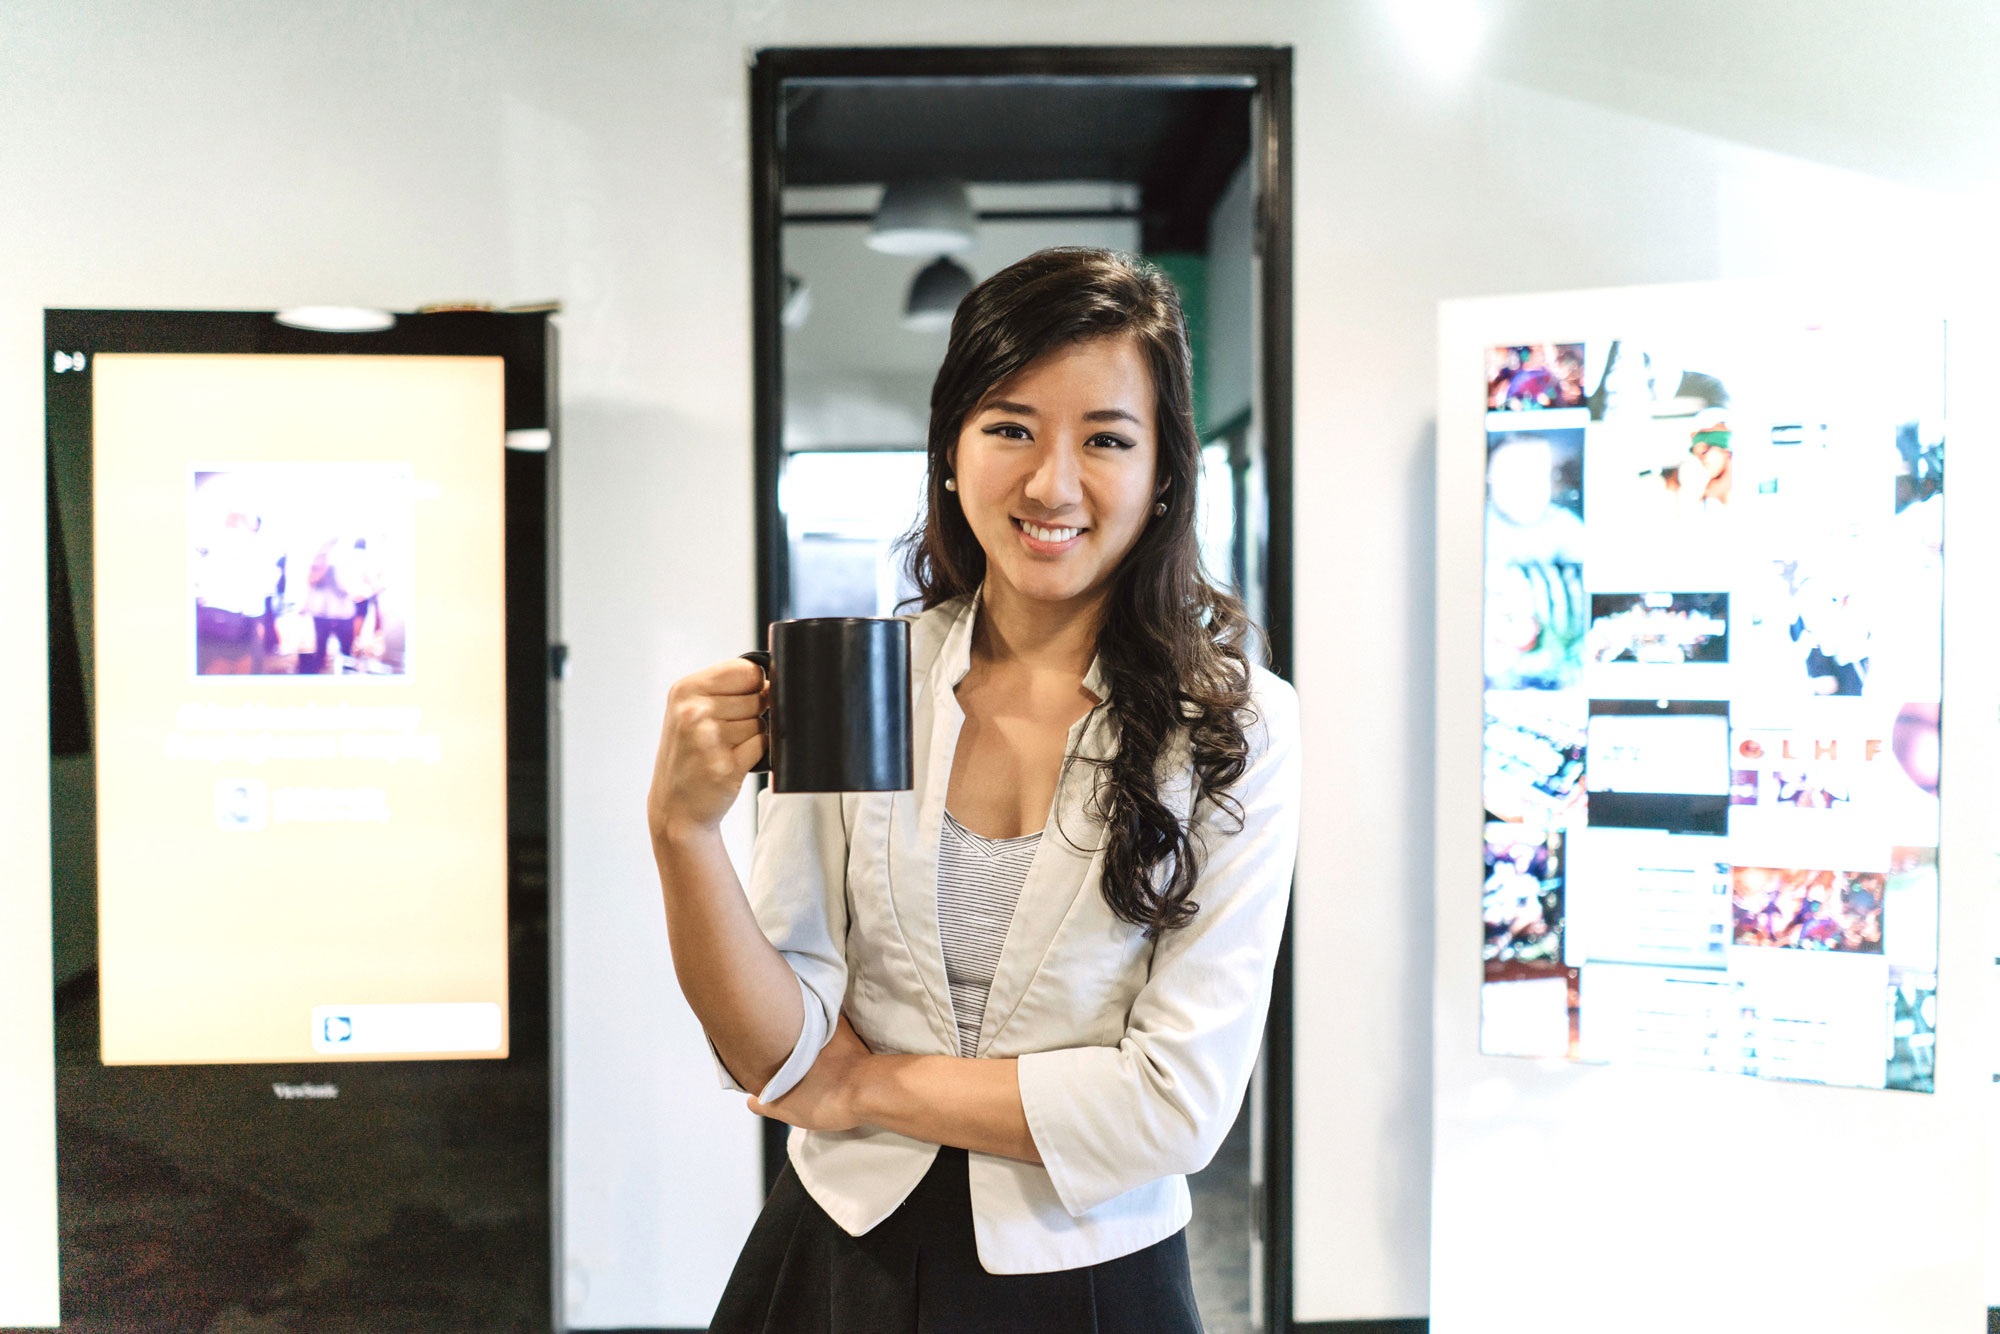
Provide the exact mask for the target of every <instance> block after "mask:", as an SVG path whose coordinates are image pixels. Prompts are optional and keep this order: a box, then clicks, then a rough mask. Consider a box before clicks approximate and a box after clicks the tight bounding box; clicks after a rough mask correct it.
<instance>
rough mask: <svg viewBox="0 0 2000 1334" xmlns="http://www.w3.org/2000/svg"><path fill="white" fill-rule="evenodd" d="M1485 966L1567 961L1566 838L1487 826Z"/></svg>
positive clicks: (1556, 833)
mask: <svg viewBox="0 0 2000 1334" xmlns="http://www.w3.org/2000/svg"><path fill="white" fill-rule="evenodd" d="M1482 902H1483V911H1484V917H1485V921H1486V947H1485V953H1484V959H1485V962H1486V963H1488V964H1489V965H1490V964H1496V963H1501V964H1542V965H1545V966H1547V967H1548V968H1549V969H1550V970H1551V971H1556V970H1559V969H1560V968H1561V966H1562V957H1563V945H1562V941H1563V835H1562V831H1560V830H1551V831H1548V832H1546V833H1536V832H1531V831H1528V830H1526V829H1524V828H1523V827H1522V826H1520V825H1516V824H1507V823H1505V822H1500V821H1496V822H1494V823H1491V824H1488V825H1487V826H1486V887H1485V892H1484V895H1483V900H1482Z"/></svg>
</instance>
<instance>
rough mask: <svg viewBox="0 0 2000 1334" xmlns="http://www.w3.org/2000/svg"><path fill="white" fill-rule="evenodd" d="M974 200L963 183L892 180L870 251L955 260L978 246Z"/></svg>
mask: <svg viewBox="0 0 2000 1334" xmlns="http://www.w3.org/2000/svg"><path fill="white" fill-rule="evenodd" d="M978 239H979V236H978V232H977V231H976V229H975V224H974V220H973V216H972V199H971V197H970V196H968V195H967V194H966V192H965V185H964V183H963V182H960V181H948V180H939V179H930V180H914V181H891V182H889V184H888V185H887V186H886V187H885V188H884V189H883V191H882V202H881V204H880V205H878V206H877V207H876V209H875V224H874V226H872V227H871V228H869V230H868V248H869V249H871V250H879V251H881V252H882V253H883V254H885V255H950V254H956V253H958V252H959V251H961V250H970V249H971V248H972V247H973V245H974V244H975V243H976V242H977V241H978Z"/></svg>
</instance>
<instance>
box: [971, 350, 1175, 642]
mask: <svg viewBox="0 0 2000 1334" xmlns="http://www.w3.org/2000/svg"><path fill="white" fill-rule="evenodd" d="M1153 419H1154V411H1153V376H1152V372H1151V371H1150V370H1149V369H1148V368H1147V365H1146V358H1145V355H1144V353H1142V352H1141V351H1140V349H1139V346H1138V344H1137V343H1135V342H1134V341H1133V340H1132V339H1130V338H1124V337H1111V338H1095V339H1091V340H1090V341H1088V342H1083V343H1072V344H1070V345H1069V346H1067V347H1060V348H1057V349H1055V350H1054V351H1052V352H1049V353H1047V354H1045V355H1044V356H1042V357H1041V358H1040V359H1038V360H1036V361H1034V362H1031V363H1029V365H1028V366H1027V367H1026V368H1025V369H1023V370H1022V371H1021V372H1020V373H1019V374H1017V375H1015V376H1014V377H1013V378H1012V379H1010V380H1006V381H1003V382H1002V383H1000V384H998V385H996V386H994V387H993V389H992V390H990V391H989V392H988V393H987V395H986V397H985V398H983V399H982V400H980V402H979V404H978V406H976V407H975V408H974V409H973V410H972V412H971V413H970V414H968V415H967V417H966V419H965V424H964V425H963V426H961V427H960V428H959V433H958V444H957V445H956V446H955V447H954V449H953V451H952V454H953V457H952V459H951V464H952V475H953V476H954V477H956V478H957V480H958V503H959V504H960V505H961V506H962V507H963V508H964V510H965V517H966V521H967V522H968V523H970V524H971V526H972V532H973V535H974V536H975V537H977V538H978V539H979V545H980V546H981V547H982V548H983V549H984V550H985V552H986V578H987V581H988V583H989V584H991V585H995V586H996V589H995V591H1001V592H1004V593H1009V594H1017V595H1019V596H1022V597H1026V598H1030V599H1033V600H1035V601H1039V602H1067V601H1070V600H1072V599H1075V598H1080V597H1088V596H1090V595H1092V594H1095V593H1097V592H1098V591H1099V590H1101V589H1102V588H1103V587H1104V586H1105V584H1106V583H1107V582H1108V581H1109V580H1110V578H1111V576H1112V574H1113V573H1114V572H1115V571H1116V570H1117V568H1118V564H1119V562H1120V561H1122V560H1123V559H1124V558H1125V553H1126V552H1128V551H1130V550H1131V549H1132V546H1133V544H1134V543H1135V542H1137V541H1138V540H1139V534H1140V533H1141V532H1143V531H1144V530H1145V527H1146V524H1147V522H1148V521H1149V520H1150V519H1151V518H1152V517H1153V504H1154V501H1155V499H1156V498H1157V497H1156V492H1157V491H1158V487H1159V483H1158V480H1157V476H1158V468H1159V441H1158V437H1157V435H1156V434H1155V430H1154V420H1153Z"/></svg>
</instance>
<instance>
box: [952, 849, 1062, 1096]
mask: <svg viewBox="0 0 2000 1334" xmlns="http://www.w3.org/2000/svg"><path fill="white" fill-rule="evenodd" d="M1041 841H1042V835H1041V831H1040V830H1037V831H1035V832H1034V833H1032V834H1022V835H1021V836H1020V837H1018V838H987V837H985V836H984V835H981V834H975V833H973V832H972V831H971V830H970V829H967V828H966V827H965V826H964V825H962V824H960V823H959V822H958V821H957V820H954V819H953V818H952V815H951V812H950V811H946V812H945V813H944V833H943V835H942V836H941V837H940V838H939V840H938V887H937V895H938V937H939V940H940V941H941V943H942V944H943V946H944V973H945V980H946V981H947V982H949V983H950V984H951V1010H952V1018H953V1019H954V1020H955V1021H956V1022H957V1024H958V1054H959V1055H960V1056H975V1055H977V1054H978V1049H979V1025H980V1021H981V1020H983V1019H984V1018H985V1017H986V995H987V993H988V992H989V991H991V990H992V989H993V975H994V973H995V972H997V971H998V970H999V967H1000V948H1001V946H1003V945H1005V944H1006V943H1007V927H1008V925H1009V924H1010V923H1012V922H1013V920H1014V904H1015V901H1016V900H1018V899H1019V898H1020V897H1021V885H1022V883H1023V882H1025V881H1026V880H1027V878H1028V867H1029V866H1030V865H1031V864H1032V863H1033V862H1034V860H1035V849H1036V847H1038V846H1039V845H1040V843H1041Z"/></svg>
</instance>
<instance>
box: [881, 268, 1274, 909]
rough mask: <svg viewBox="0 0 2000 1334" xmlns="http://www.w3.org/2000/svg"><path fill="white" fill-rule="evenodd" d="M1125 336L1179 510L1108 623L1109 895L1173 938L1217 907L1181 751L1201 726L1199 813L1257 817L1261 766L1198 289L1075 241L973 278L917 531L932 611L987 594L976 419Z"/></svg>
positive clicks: (1164, 495) (1127, 573)
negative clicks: (1170, 779) (1205, 401)
mask: <svg viewBox="0 0 2000 1334" xmlns="http://www.w3.org/2000/svg"><path fill="white" fill-rule="evenodd" d="M1114 337H1115V338H1130V339H1131V340H1133V342H1134V343H1135V344H1137V345H1138V347H1139V349H1140V350H1141V352H1143V353H1144V355H1145V357H1146V363H1147V365H1148V367H1149V368H1150V369H1151V371H1152V376H1153V393H1154V431H1155V434H1156V435H1157V437H1158V441H1159V451H1158V458H1159V463H1158V467H1159V476H1158V482H1159V483H1160V485H1161V486H1162V487H1163V488H1164V489H1163V490H1162V492H1161V496H1160V498H1161V499H1162V500H1164V501H1165V502H1166V507H1167V508H1166V513H1165V514H1162V515H1158V516H1155V517H1153V518H1151V519H1150V520H1149V521H1148V522H1147V524H1146V527H1145V529H1144V530H1143V531H1142V532H1141V533H1140V536H1139V540H1138V542H1137V544H1136V545H1134V546H1133V548H1132V550H1131V551H1129V552H1127V553H1126V555H1125V559H1124V561H1123V563H1122V564H1120V565H1119V567H1118V570H1117V571H1116V573H1115V574H1114V575H1113V583H1112V589H1111V596H1110V597H1109V599H1107V602H1106V606H1105V612H1104V623H1103V625H1102V626H1101V627H1100V628H1099V631H1098V638H1097V652H1098V656H1099V658H1100V660H1101V661H1102V663H1103V667H1104V671H1105V673H1106V676H1107V677H1108V679H1109V686H1110V695H1111V698H1110V701H1109V707H1110V710H1111V714H1112V717H1113V719H1114V720H1115V722H1116V726H1117V742H1118V744H1117V751H1116V754H1115V756H1114V757H1113V758H1112V759H1110V760H1108V761H1103V762H1101V763H1102V772H1101V774H1100V778H1099V782H1098V784H1097V789H1096V793H1095V796H1094V798H1093V801H1094V806H1093V810H1094V813H1095V814H1096V815H1097V816H1098V818H1099V819H1101V820H1102V821H1103V823H1104V826H1105V829H1106V838H1107V841H1106V844H1105V848H1104V900H1105V902H1106V903H1107V904H1109V905H1110V907H1111V910H1112V912H1114V913H1116V914H1117V915H1118V916H1119V917H1120V918H1122V919H1123V920H1125V921H1127V922H1131V923H1132V924H1134V925H1135V926H1142V927H1145V928H1146V929H1147V930H1148V931H1149V932H1153V933H1156V934H1157V933H1158V932H1160V931H1164V930H1168V929H1171V928H1173V927H1177V926H1184V925H1186V923H1187V922H1188V921H1189V920H1190V919H1191V918H1192V917H1193V916H1194V914H1195V912H1196V910H1197V909H1198V908H1199V907H1200V905H1199V904H1197V903H1195V902H1194V901H1193V900H1192V899H1190V898H1189V897H1188V896H1189V894H1190V893H1191V892H1192V891H1193V889H1194V886H1195V880H1196V878H1197V877H1198V876H1199V874H1200V871H1201V855H1202V850H1201V848H1200V846H1199V844H1198V842H1197V840H1196V838H1195V837H1194V835H1193V831H1192V830H1191V829H1190V828H1189V826H1188V825H1187V824H1184V823H1183V822H1182V821H1181V820H1179V819H1177V818H1176V817H1175V815H1174V813H1173V811H1172V810H1171V809H1169V808H1168V806H1167V804H1166V803H1165V802H1164V801H1162V800H1161V797H1160V780H1161V777H1162V770H1163V767H1164V766H1165V765H1166V764H1167V763H1169V762H1171V760H1172V755H1171V752H1170V747H1171V746H1172V743H1173V742H1174V740H1175V738H1176V737H1177V736H1178V735H1179V734H1180V733H1181V732H1182V731H1183V730H1184V731H1185V732H1186V735H1187V740H1188V744H1189V747H1190V749H1191V751H1192V759H1193V768H1194V775H1193V776H1194V784H1195V790H1194V792H1193V793H1192V794H1191V797H1192V799H1193V805H1192V806H1191V807H1190V810H1191V811H1192V810H1194V809H1196V808H1198V806H1199V805H1200V803H1201V802H1202V801H1204V800H1207V801H1209V802H1212V803H1213V804H1215V805H1217V806H1219V807H1221V808H1223V809H1226V810H1229V811H1230V812H1231V813H1232V814H1234V815H1235V816H1236V817H1237V818H1239V819H1240V817H1241V811H1240V809H1238V808H1237V807H1236V805H1235V803H1234V801H1233V800H1232V799H1231V798H1230V797H1229V795H1228V792H1227V789H1228V788H1229V786H1230V785H1231V784H1233V783H1234V782H1235V781H1236V780H1237V779H1238V778H1240V777H1241V776H1242V774H1243V767H1244V763H1245V760H1246V756H1247V752H1248V747H1247V745H1246V743H1245V741H1244V728H1245V726H1246V725H1247V724H1248V723H1249V721H1250V717H1251V715H1250V670H1249V659H1248V657H1247V646H1248V644H1249V639H1250V621H1249V619H1248V618H1247V617H1246V616H1245V615H1244V612H1243V605H1242V603H1240V602H1238V601H1237V600H1236V598H1234V597H1233V596H1231V595H1230V594H1229V593H1227V592H1225V591H1223V590H1222V589H1219V588H1217V587H1215V586H1214V585H1213V584H1211V583H1209V581H1208V579H1207V577H1206V576H1205V575H1204V573H1203V571H1202V567H1201V547H1200V544H1199V542H1198V541H1197V538H1196V535H1195V485H1196V482H1197V480H1198V479H1199V477H1200V474H1201V438H1200V437H1199V436H1198V435H1197V434H1196V432H1195V424H1194V406H1193V402H1194V387H1193V382H1194V373H1193V359H1192V357H1191V355H1190V353H1189V350H1188V336H1187V321H1186V317H1185V316H1184V315H1183V314H1182V312H1181V303H1180V296H1179V294H1178V293H1177V292H1176V291H1175V290H1174V285H1173V284H1172V283H1171V282H1169V281H1168V280H1167V278H1166V276H1165V275H1164V274H1162V273H1161V272H1160V271H1159V270H1158V269H1156V268H1154V267H1153V266H1152V265H1151V264H1148V263H1146V262H1145V261H1144V260H1141V259H1137V258H1135V257H1133V256H1131V255H1124V254H1120V253H1118V252H1116V251H1111V250H1095V249H1086V248H1083V247H1070V246H1065V247H1060V248H1057V249H1052V250H1043V251H1039V252H1037V253H1035V254H1033V255H1030V256H1028V257H1027V258H1026V259H1024V260H1022V261H1021V262H1020V263H1018V264H1014V265H1012V266H1010V267H1008V268H1005V269H1002V270H1001V271H1000V272H998V273H996V274H994V275H993V276H992V277H990V278H988V279H987V280H986V281H985V282H983V283H981V284H979V286H977V287H975V288H973V289H972V291H971V293H970V294H969V295H967V296H966V298H965V300H964V301H962V302H961V303H959V307H958V313H957V315H956V316H955V317H954V318H953V319H952V322H951V344H950V346H949V347H948V348H947V349H946V350H945V354H944V364H943V365H942V366H941V367H939V368H938V376H937V382H936V384H935V385H933V387H932V389H931V421H930V445H929V447H930V474H929V477H928V478H927V479H926V483H925V492H926V500H925V511H924V519H923V523H922V525H921V526H920V527H919V528H917V529H914V530H913V531H912V532H911V533H910V535H909V537H908V538H907V539H906V542H907V543H908V546H909V548H910V552H911V568H912V573H913V575H914V576H915V579H916V585H917V590H918V593H919V595H920V600H921V602H922V604H923V606H924V607H925V609H926V610H928V609H929V608H931V607H935V606H937V605H938V604H940V603H942V602H946V601H949V600H950V599H952V598H955V597H961V596H964V595H966V594H969V593H972V592H974V591H975V590H976V589H978V587H979V584H980V581H981V580H982V579H984V578H985V577H986V552H985V550H984V549H983V548H981V547H980V545H979V540H978V538H976V537H975V536H974V535H973V532H972V526H971V525H970V524H969V523H967V522H966V518H965V512H964V511H963V510H961V509H960V508H959V505H958V500H957V497H956V496H954V495H953V494H952V493H951V492H948V491H946V490H945V489H944V482H945V479H946V478H947V477H949V476H951V458H952V450H953V448H954V447H955V446H956V445H957V443H958V436H959V431H960V430H961V429H962V428H963V426H964V424H965V420H966V418H967V416H968V415H970V414H971V413H972V412H973V410H974V409H976V408H977V407H978V406H979V403H980V401H981V400H982V399H984V398H985V397H986V395H987V394H989V393H990V392H991V391H992V390H993V388H994V387H995V386H996V385H999V384H1002V383H1004V382H1005V381H1007V380H1009V379H1011V378H1013V377H1014V376H1015V375H1017V374H1019V373H1020V372H1021V371H1022V370H1024V369H1025V368H1026V367H1027V366H1028V365H1029V364H1030V363H1032V362H1034V361H1035V360H1036V359H1038V358H1040V357H1042V356H1045V355H1046V354H1048V353H1050V352H1052V351H1055V350H1056V349H1058V348H1062V347H1066V346H1069V345H1070V344H1073V343H1079V342H1084V341H1086V340H1090V339H1096V338H1114ZM1072 758H1074V757H1072Z"/></svg>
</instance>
